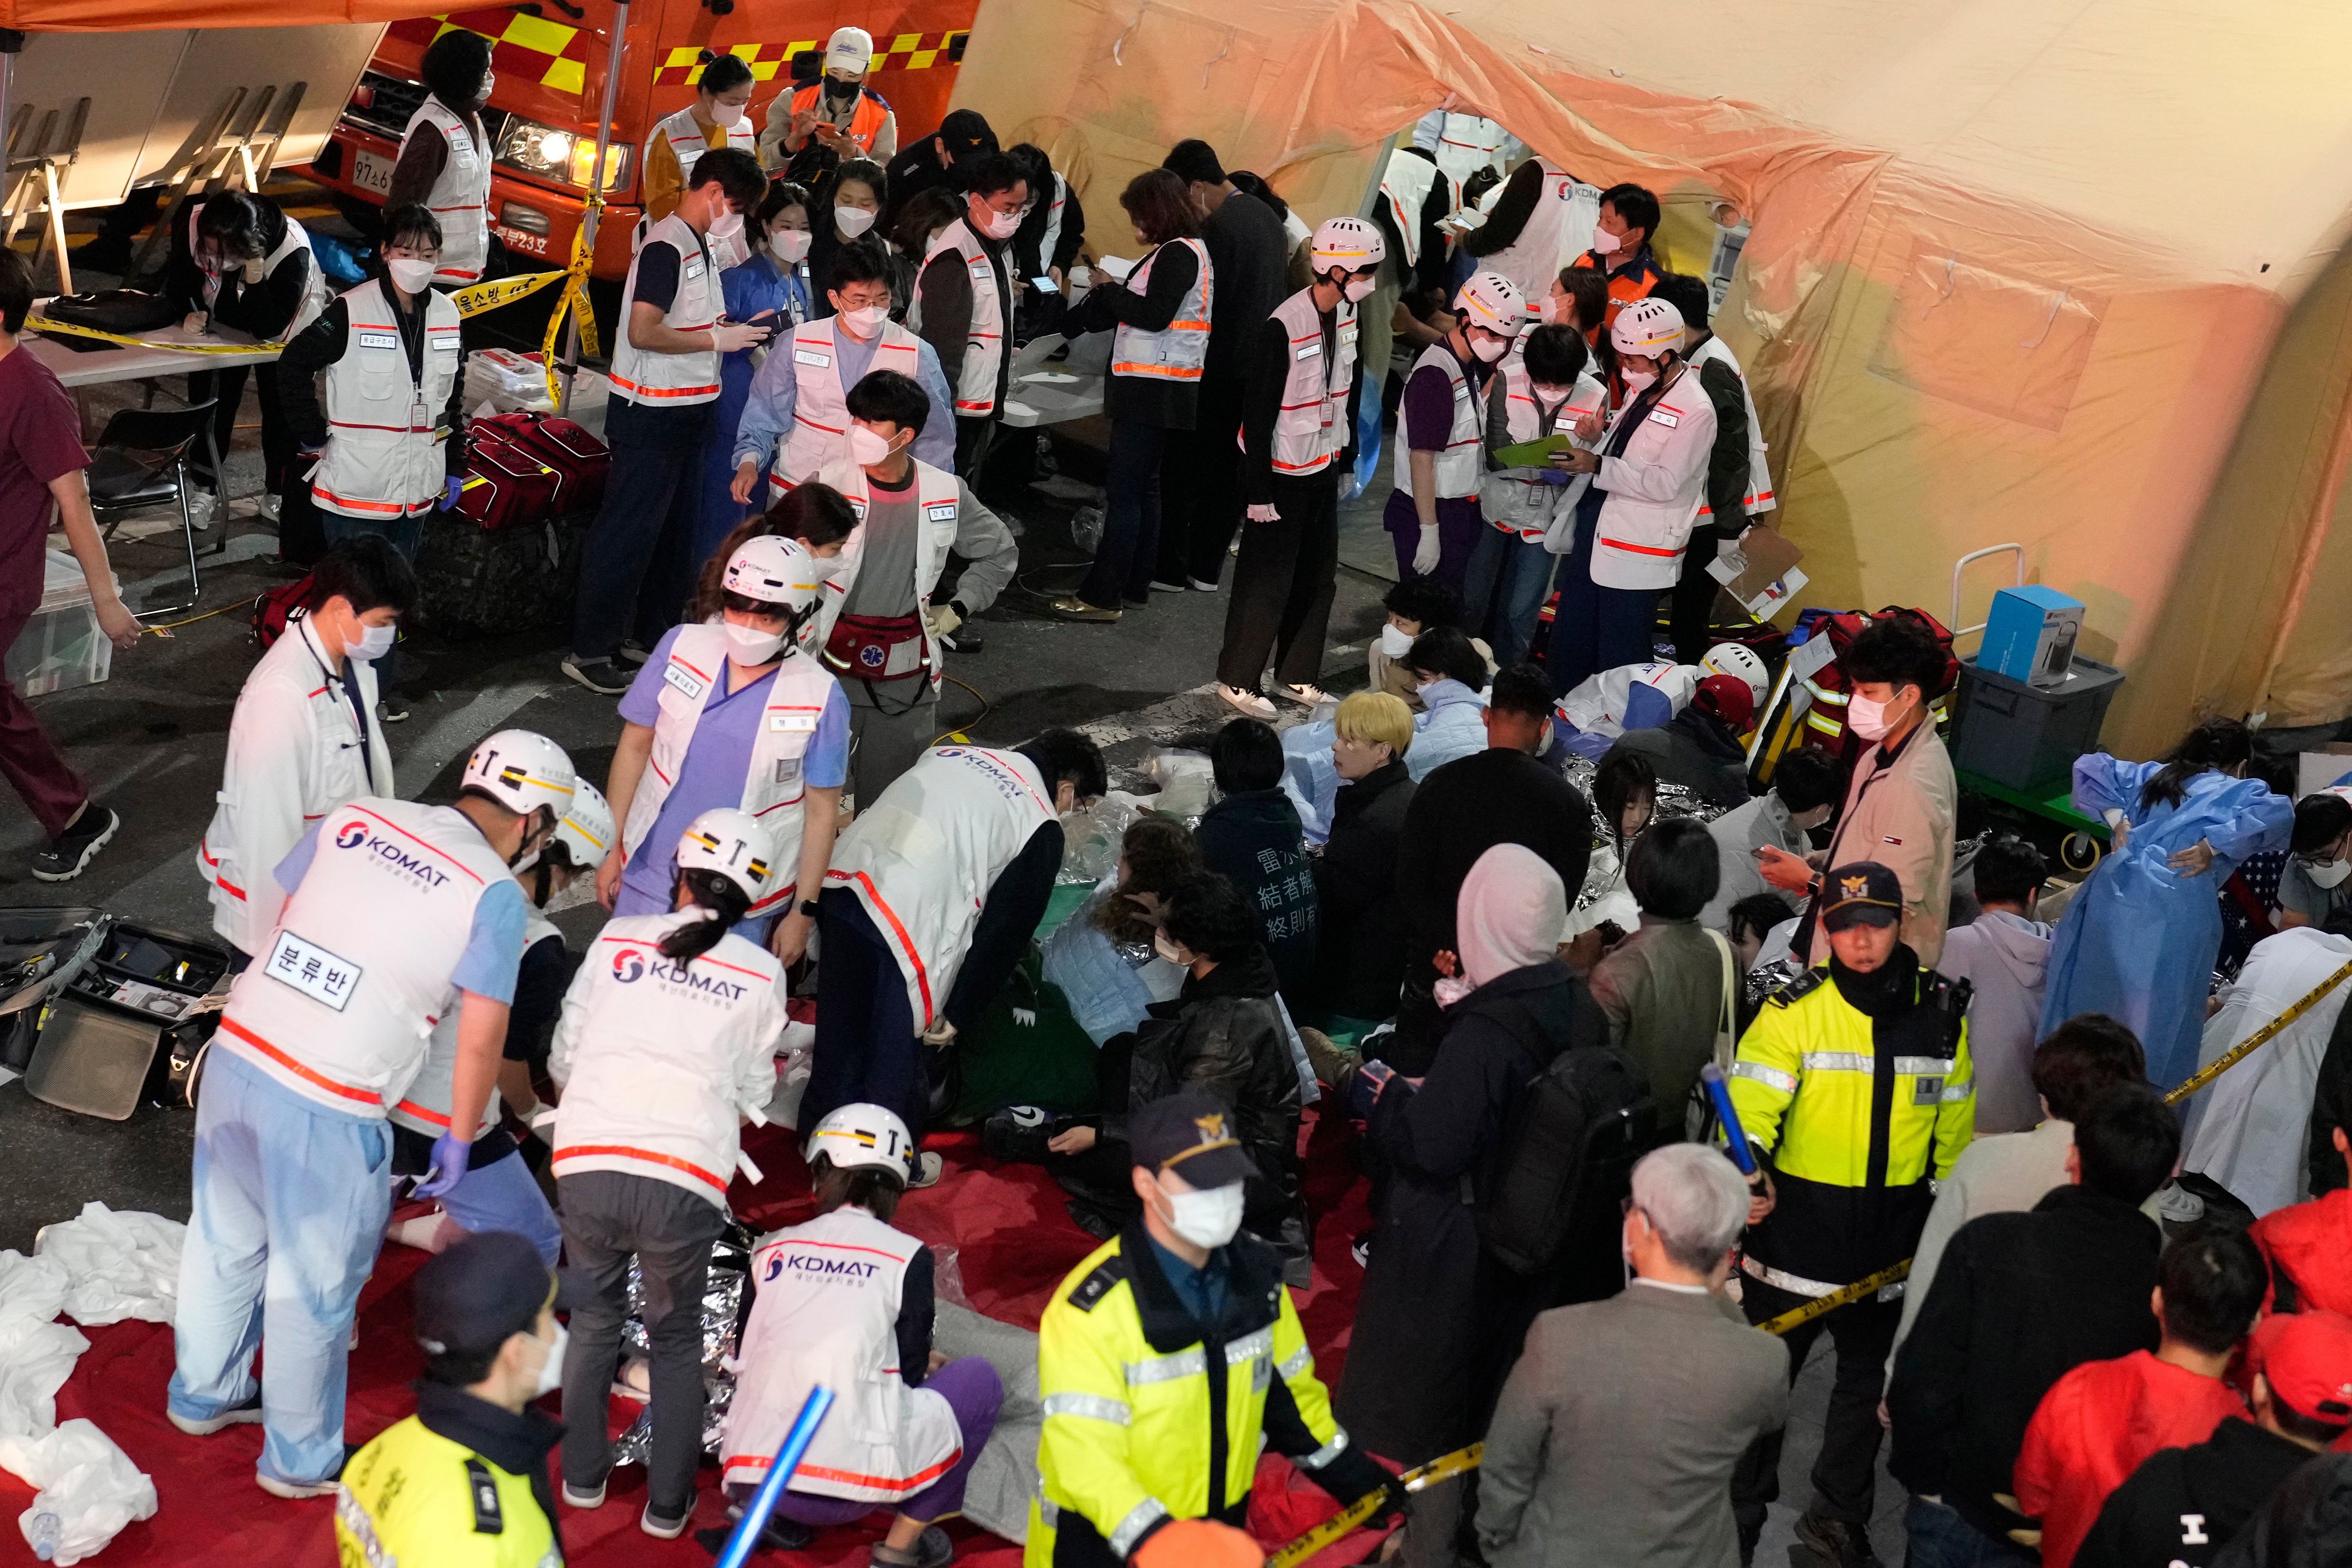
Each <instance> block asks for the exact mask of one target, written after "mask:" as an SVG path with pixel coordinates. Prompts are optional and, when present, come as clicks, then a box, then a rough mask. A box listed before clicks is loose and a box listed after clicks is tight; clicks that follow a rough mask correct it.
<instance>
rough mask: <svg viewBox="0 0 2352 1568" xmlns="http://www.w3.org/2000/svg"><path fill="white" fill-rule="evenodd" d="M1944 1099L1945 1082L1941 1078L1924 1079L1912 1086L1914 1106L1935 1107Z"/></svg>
mask: <svg viewBox="0 0 2352 1568" xmlns="http://www.w3.org/2000/svg"><path fill="white" fill-rule="evenodd" d="M1943 1098H1944V1080H1943V1079H1940V1078H1923V1079H1920V1080H1919V1081H1918V1082H1916V1083H1915V1084H1913V1085H1912V1086H1911V1103H1912V1104H1914V1105H1933V1104H1935V1103H1936V1102H1937V1101H1938V1100H1942V1099H1943Z"/></svg>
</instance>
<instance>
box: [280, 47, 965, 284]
mask: <svg viewBox="0 0 2352 1568" xmlns="http://www.w3.org/2000/svg"><path fill="white" fill-rule="evenodd" d="M977 8H978V0H921V3H920V4H916V3H915V0H884V3H883V4H882V5H880V6H878V7H876V8H873V9H868V10H865V11H857V10H855V9H853V8H851V7H850V6H847V5H838V4H832V3H828V4H808V3H806V0H635V4H633V5H627V6H625V7H622V6H616V5H614V4H613V3H612V0H579V3H578V4H576V5H575V4H572V3H571V0H528V3H526V4H523V5H513V6H509V7H507V8H505V9H501V10H492V11H453V12H451V13H449V14H448V15H446V16H425V17H419V18H416V19H415V20H413V21H405V22H394V23H393V24H392V25H391V26H389V27H387V28H386V29H385V30H384V35H383V43H382V44H381V45H379V46H378V47H377V49H376V53H375V58H374V59H373V60H372V61H371V62H370V64H369V69H368V70H367V72H366V74H365V75H363V76H362V78H361V79H360V85H359V87H358V89H357V90H355V91H354V92H353V93H352V100H351V103H350V105H349V106H348V107H347V108H345V110H343V116H342V121H341V124H339V125H338V126H337V127H336V129H335V132H334V134H333V136H332V137H331V139H330V140H329V141H328V142H327V144H326V146H325V147H324V148H323V149H321V150H320V153H319V156H318V157H317V159H316V160H315V161H313V163H311V165H310V174H311V177H312V178H314V179H316V180H317V181H318V182H319V183H320V184H323V185H328V186H331V187H332V188H333V189H334V190H336V191H338V192H340V193H341V194H342V195H344V196H345V197H347V198H351V199H355V200H357V201H361V202H364V203H369V204H381V203H382V201H383V194H384V192H385V191H387V190H388V189H390V188H391V184H392V170H393V165H394V162H395V161H396V160H397V159H398V156H399V153H400V136H401V132H402V131H403V130H404V128H405V127H406V126H407V124H408V119H409V116H410V115H411V114H412V113H414V112H415V110H416V106H417V105H418V104H420V103H422V102H423V101H424V100H425V89H424V87H423V86H422V85H421V84H420V81H419V78H418V65H419V62H420V61H422V60H423V58H424V57H425V46H426V45H428V44H430V43H432V41H433V40H434V39H435V38H436V37H439V36H440V35H441V33H442V32H443V30H444V29H446V28H450V27H467V28H471V29H472V30H473V31H475V32H478V33H479V34H481V35H482V36H483V37H487V38H488V39H489V40H490V41H491V50H490V59H491V68H492V69H493V71H494V72H495V73H496V75H497V78H498V81H497V85H496V86H495V87H494V88H493V89H491V93H490V101H489V104H488V107H487V108H485V109H484V110H482V119H483V121H484V124H485V126H486V128H487V129H488V132H489V137H490V143H491V146H492V147H493V148H494V149H495V159H494V162H493V163H492V166H491V178H490V225H491V232H492V233H494V234H495V235H497V236H498V237H499V239H500V240H501V241H502V242H504V244H505V245H506V247H507V248H508V249H509V250H510V251H512V252H513V253H514V256H515V260H516V262H517V264H518V265H519V266H520V267H524V268H529V267H530V266H531V265H532V264H533V263H535V262H544V263H546V264H548V265H550V266H557V267H560V266H562V264H563V261H564V259H565V258H568V257H569V256H570V255H571V254H572V236H573V235H574V233H575V232H577V230H578V229H579V227H580V221H581V214H582V211H583V202H584V199H585V197H586V195H587V191H588V186H589V183H590V181H592V180H593V178H594V174H593V164H594V159H595V152H596V110H597V106H598V105H599V104H600V103H601V102H602V101H603V99H604V69H605V61H606V60H607V59H608V58H610V51H611V47H612V30H613V23H614V14H615V12H616V11H623V10H625V14H626V17H627V21H626V26H627V29H628V30H627V33H626V35H625V39H624V44H625V48H624V51H623V54H622V58H621V69H620V85H619V89H618V90H617V91H616V93H615V94H614V101H613V128H612V132H611V147H610V150H609V151H608V152H607V153H605V157H604V194H605V200H606V202H607V203H608V204H609V205H607V206H606V207H605V209H604V217H603V218H602V219H600V220H599V224H598V227H597V233H596V264H595V272H596V276H598V277H600V278H609V279H618V278H620V277H622V276H623V275H624V274H625V273H626V272H627V271H628V266H629V253H630V239H631V235H632V232H633V231H634V230H635V226H636V221H637V217H638V215H639V212H640V211H641V208H640V207H639V206H638V205H636V204H637V201H638V195H637V192H638V178H639V171H638V167H637V165H638V163H639V162H640V160H641V159H642V158H643V156H644V153H645V142H646V136H647V134H648V133H650V132H651V131H652V129H653V127H654V125H655V123H656V121H659V120H660V119H661V118H662V116H664V115H666V114H669V113H671V112H673V111H675V110H678V109H681V108H684V107H685V106H686V105H687V104H688V102H690V101H692V100H693V97H694V86H693V84H694V79H695V77H696V76H697V74H698V72H699V71H700V69H701V58H702V51H704V50H705V49H708V50H709V51H711V52H712V53H713V54H721V53H724V54H733V55H738V56H740V57H741V58H743V59H744V60H745V61H746V62H748V63H749V64H750V66H751V74H752V76H753V77H754V78H755V79H757V81H758V82H759V84H760V85H759V86H758V87H757V88H756V89H754V90H753V92H752V96H751V109H750V114H751V124H752V126H753V128H754V129H755V130H757V129H761V128H763V127H764V126H765V125H766V123H767V110H768V105H769V103H770V102H771V101H772V100H773V99H774V98H775V96H776V94H778V93H779V92H789V91H791V90H792V89H793V87H794V86H795V85H796V84H795V82H794V80H793V76H794V61H795V58H799V60H800V69H801V70H802V71H803V73H805V74H806V75H807V76H808V77H812V78H813V77H814V74H815V71H816V69H817V67H818V63H819V60H820V58H821V51H822V50H823V49H824V41H825V39H826V38H827V37H829V36H830V35H831V34H832V32H833V30H834V28H835V27H838V26H860V27H863V28H865V29H866V31H867V32H868V33H870V34H872V35H873V37H874V52H875V58H874V66H873V69H872V70H871V71H870V72H869V73H868V74H867V76H866V85H867V86H868V87H871V88H872V89H874V90H875V91H876V92H877V93H879V94H881V95H882V96H883V97H884V98H886V99H887V100H889V102H890V106H891V107H892V109H894V110H897V112H898V136H899V145H900V147H901V149H902V150H903V149H904V148H905V147H907V146H908V145H910V144H911V143H912V142H914V140H915V139H916V138H918V137H921V136H924V135H927V134H929V132H930V131H931V130H932V128H933V127H935V126H937V125H938V124H939V122H940V120H941V119H942V118H943V117H944V116H945V115H946V113H947V110H948V97H949V94H950V92H951V91H952V90H953V89H954V86H955V75H956V64H957V62H958V61H960V60H961V59H962V58H963V47H964V40H965V38H966V37H969V35H970V28H971V18H972V13H973V12H974V11H975V10H976V9H977Z"/></svg>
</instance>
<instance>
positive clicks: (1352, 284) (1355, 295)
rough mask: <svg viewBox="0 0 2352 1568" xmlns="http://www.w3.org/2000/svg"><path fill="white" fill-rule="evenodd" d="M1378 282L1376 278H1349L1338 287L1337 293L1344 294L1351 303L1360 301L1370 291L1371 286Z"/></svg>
mask: <svg viewBox="0 0 2352 1568" xmlns="http://www.w3.org/2000/svg"><path fill="white" fill-rule="evenodd" d="M1379 281H1380V279H1377V278H1350V279H1348V280H1347V282H1345V283H1343V284H1341V285H1340V286H1339V292H1340V293H1342V294H1345V295H1346V296H1347V297H1348V298H1349V300H1351V301H1360V300H1362V299H1363V298H1364V296H1365V295H1367V294H1369V293H1370V292H1371V291H1372V285H1374V284H1375V283H1378V282H1379Z"/></svg>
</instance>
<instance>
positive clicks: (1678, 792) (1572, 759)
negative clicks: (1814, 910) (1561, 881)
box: [1559, 752, 1730, 929]
mask: <svg viewBox="0 0 2352 1568" xmlns="http://www.w3.org/2000/svg"><path fill="white" fill-rule="evenodd" d="M1559 771H1560V773H1561V776H1562V777H1564V778H1566V779H1567V780H1568V782H1569V783H1570V784H1574V785H1575V786H1576V789H1577V793H1578V794H1580V795H1583V796H1584V798H1585V800H1586V802H1587V803H1589V804H1590V805H1591V808H1592V842H1593V844H1594V846H1595V847H1601V846H1608V847H1611V849H1612V851H1613V849H1614V847H1615V845H1616V842H1617V835H1616V825H1615V824H1614V823H1612V822H1610V821H1609V820H1608V819H1607V818H1605V817H1603V816H1601V805H1600V802H1599V800H1598V798H1597V797H1596V796H1595V795H1594V793H1593V789H1592V780H1593V775H1594V774H1596V773H1599V772H1600V771H1601V767H1600V764H1599V763H1595V762H1593V761H1592V759H1591V758H1590V757H1581V756H1578V755H1577V754H1576V753H1574V752H1570V753H1569V756H1568V760H1567V761H1566V762H1565V763H1561V764H1560V770H1559ZM1729 809H1730V807H1728V806H1721V805H1708V804H1707V803H1706V801H1704V800H1701V799H1700V798H1699V797H1698V796H1697V795H1695V794H1693V793H1692V792H1691V790H1690V789H1689V787H1688V786H1687V785H1684V784H1668V783H1667V782H1666V781H1665V780H1664V779H1660V780H1659V781H1658V790H1657V797H1656V805H1655V806H1654V810H1653V813H1652V816H1651V818H1650V819H1651V820H1652V821H1653V822H1663V821H1664V820H1665V819H1666V818H1668V817H1670V816H1687V817H1692V818H1695V819H1696V820H1697V821H1700V822H1713V821H1714V820H1715V819H1716V818H1717V817H1718V816H1722V815H1723V814H1724V813H1725V812H1726V811H1727V810H1729ZM1622 879H1623V871H1622V868H1621V867H1619V866H1618V865H1617V863H1616V860H1615V858H1614V855H1613V853H1612V856H1610V857H1608V858H1603V857H1600V856H1595V857H1594V858H1592V860H1591V862H1590V863H1589V864H1588V865H1587V866H1586V868H1585V872H1584V885H1583V886H1582V887H1581V888H1579V889H1577V891H1576V897H1575V898H1574V899H1573V900H1570V905H1569V908H1570V912H1571V913H1572V912H1574V911H1576V910H1588V909H1591V907H1592V906H1593V905H1594V904H1595V903H1597V902H1598V901H1600V900H1601V899H1602V898H1603V897H1605V896H1607V894H1608V893H1609V892H1610V890H1611V889H1613V888H1615V887H1617V886H1618V885H1619V884H1620V883H1621V882H1622ZM1571 929H1572V928H1571Z"/></svg>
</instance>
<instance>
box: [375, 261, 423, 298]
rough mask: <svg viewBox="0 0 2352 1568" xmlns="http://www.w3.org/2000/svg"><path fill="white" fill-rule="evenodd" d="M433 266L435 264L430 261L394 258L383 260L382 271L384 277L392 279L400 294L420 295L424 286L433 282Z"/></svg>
mask: <svg viewBox="0 0 2352 1568" xmlns="http://www.w3.org/2000/svg"><path fill="white" fill-rule="evenodd" d="M434 266H435V263H433V262H430V261H418V260H415V259H414V258H410V257H405V256H394V257H389V258H385V261H384V264H383V270H384V274H385V276H387V277H389V278H390V279H392V281H393V286H394V288H396V289H399V290H400V291H401V292H402V293H404V294H417V293H422V292H423V291H424V289H425V285H426V284H427V283H430V282H432V281H433V268H434Z"/></svg>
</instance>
